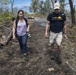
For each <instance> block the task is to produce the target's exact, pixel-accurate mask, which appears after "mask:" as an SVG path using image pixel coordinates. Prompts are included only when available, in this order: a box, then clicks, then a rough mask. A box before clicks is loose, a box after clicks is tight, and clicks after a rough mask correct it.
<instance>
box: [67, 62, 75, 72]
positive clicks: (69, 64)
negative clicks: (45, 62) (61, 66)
mask: <svg viewBox="0 0 76 75" xmlns="http://www.w3.org/2000/svg"><path fill="white" fill-rule="evenodd" d="M66 64H67V65H68V66H69V67H70V69H72V70H73V71H74V72H76V70H75V69H74V68H73V67H72V66H71V65H70V64H69V62H68V61H66Z"/></svg>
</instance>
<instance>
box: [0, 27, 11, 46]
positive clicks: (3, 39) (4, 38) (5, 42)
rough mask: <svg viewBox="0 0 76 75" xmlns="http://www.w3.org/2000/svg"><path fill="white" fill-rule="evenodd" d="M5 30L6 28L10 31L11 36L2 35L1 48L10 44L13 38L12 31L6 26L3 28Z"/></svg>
mask: <svg viewBox="0 0 76 75" xmlns="http://www.w3.org/2000/svg"><path fill="white" fill-rule="evenodd" d="M3 27H4V28H6V29H7V30H8V31H9V34H8V35H7V36H5V35H2V39H1V41H0V46H5V45H7V44H8V42H9V40H10V39H11V37H12V31H11V29H10V28H7V27H5V26H3Z"/></svg>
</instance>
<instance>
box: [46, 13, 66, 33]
mask: <svg viewBox="0 0 76 75" xmlns="http://www.w3.org/2000/svg"><path fill="white" fill-rule="evenodd" d="M47 20H48V21H50V31H52V32H54V33H59V32H62V31H63V23H64V21H65V20H66V15H65V14H64V13H62V12H60V13H58V14H56V13H55V12H52V13H50V14H49V15H48V17H47Z"/></svg>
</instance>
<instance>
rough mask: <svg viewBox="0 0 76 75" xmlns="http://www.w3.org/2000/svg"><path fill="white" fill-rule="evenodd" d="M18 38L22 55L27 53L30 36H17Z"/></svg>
mask: <svg viewBox="0 0 76 75" xmlns="http://www.w3.org/2000/svg"><path fill="white" fill-rule="evenodd" d="M16 37H17V39H18V42H19V45H20V52H21V53H22V54H23V53H26V52H27V38H28V35H27V34H25V35H23V36H18V35H16Z"/></svg>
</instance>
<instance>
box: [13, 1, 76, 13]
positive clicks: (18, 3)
mask: <svg viewBox="0 0 76 75" xmlns="http://www.w3.org/2000/svg"><path fill="white" fill-rule="evenodd" d="M65 1H66V3H67V2H68V0H65ZM75 3H76V0H74V5H75ZM30 5H31V0H14V7H17V8H18V9H21V8H22V7H23V6H26V7H29V6H30ZM65 8H66V9H67V10H69V9H70V7H69V5H67V6H66V7H65ZM25 10H26V11H27V12H29V10H28V8H25Z"/></svg>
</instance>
